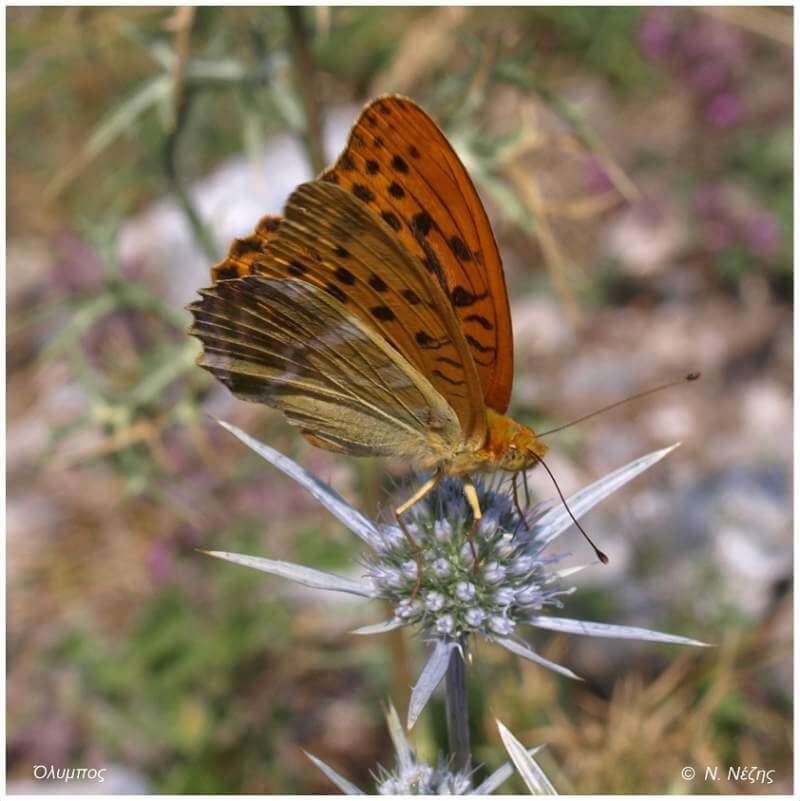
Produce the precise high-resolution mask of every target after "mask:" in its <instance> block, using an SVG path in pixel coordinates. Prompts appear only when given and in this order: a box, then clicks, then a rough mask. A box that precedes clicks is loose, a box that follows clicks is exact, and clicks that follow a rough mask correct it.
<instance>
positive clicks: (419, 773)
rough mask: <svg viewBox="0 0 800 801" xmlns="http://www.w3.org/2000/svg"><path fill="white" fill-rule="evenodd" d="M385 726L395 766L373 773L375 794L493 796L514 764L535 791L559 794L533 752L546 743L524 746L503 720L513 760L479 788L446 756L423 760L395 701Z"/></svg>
mask: <svg viewBox="0 0 800 801" xmlns="http://www.w3.org/2000/svg"><path fill="white" fill-rule="evenodd" d="M386 725H387V727H388V729H389V734H390V736H391V738H392V745H393V746H394V751H395V765H394V768H393V769H392V770H387V769H386V768H384V767H383V766H378V769H377V770H376V771H375V773H374V774H373V776H374V779H375V794H376V795H491V794H492V793H493V792H494V791H495V790H496V789H497V788H498V787H500V785H501V784H503V782H505V781H507V780H508V779H509V778H510V777H511V775H512V774H513V773H514V767H516V768H517V772H518V773H519V775H520V776H521V777H522V780H523V781H524V782H525V784H526V785H527V787H528V789H529V790H530V791H531V793H532V794H534V795H556V791H555V789H554V788H553V785H552V784H551V783H550V781H549V779H548V778H547V776H546V775H545V773H544V771H543V770H542V769H541V768H540V767H539V765H538V764H537V763H536V761H535V760H534V759H533V755H534V754H535V753H536V752H537V751H539V750H540V749H541V748H542V747H543V746H538V747H537V748H530V749H528V748H525V746H523V745H522V743H520V742H519V740H517V739H516V737H514V735H513V734H511V732H510V731H509V730H508V729H507V728H506V727H505V726H504V725H503V724H502V723H500V721H497V727H498V729H499V731H500V737H501V739H502V740H503V745H504V746H505V748H506V751H508V755H509V756H510V757H511V762H506V763H505V764H504V765H502V766H501V767H499V768H498V769H497V770H496V771H494V773H492V774H491V775H490V776H489V777H488V778H487V779H485V780H484V781H483V782H481V783H480V784H479V785H478V786H477V787H473V783H472V775H471V774H470V773H466V772H464V771H454V770H452V769H451V768H450V766H449V764H448V762H447V761H446V760H444V759H440V760H439V762H438V764H437V765H436V766H435V767H434V766H432V765H428V764H427V763H425V762H420V761H419V759H418V758H417V755H416V753H415V752H414V749H413V748H412V747H411V744H410V743H409V742H408V740H407V739H406V736H405V734H404V732H403V727H402V725H401V723H400V718H399V717H398V716H397V711H396V710H395V708H394V706H393V705H392V704H389V708H388V711H387V712H386ZM305 754H306V756H307V757H308V758H309V759H310V760H311V761H312V762H313V763H314V764H315V765H316V766H317V767H318V768H319V769H320V770H321V771H322V772H323V773H324V774H325V775H326V776H327V777H328V778H329V779H330V780H331V781H332V782H333V784H335V785H336V786H337V787H338V788H339V789H340V790H341V791H342V792H343V793H345V794H346V795H366V793H365V792H364V791H363V790H361V789H360V788H358V787H356V785H354V784H353V783H352V782H350V781H348V780H347V779H345V778H344V777H343V776H342V775H340V774H339V773H337V772H336V771H335V770H334V769H333V768H332V767H331V766H330V765H328V764H326V763H325V762H323V761H322V760H321V759H318V758H317V757H315V756H314V755H313V754H309V753H308V752H305ZM512 763H513V765H512Z"/></svg>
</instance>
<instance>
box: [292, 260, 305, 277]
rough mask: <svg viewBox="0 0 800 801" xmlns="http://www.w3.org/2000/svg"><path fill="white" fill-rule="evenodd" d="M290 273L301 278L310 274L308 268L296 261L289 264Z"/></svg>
mask: <svg viewBox="0 0 800 801" xmlns="http://www.w3.org/2000/svg"><path fill="white" fill-rule="evenodd" d="M288 271H289V275H295V276H300V275H305V274H306V273H307V272H308V267H306V265H305V264H303V262H301V261H297V260H294V261H291V262H289V267H288Z"/></svg>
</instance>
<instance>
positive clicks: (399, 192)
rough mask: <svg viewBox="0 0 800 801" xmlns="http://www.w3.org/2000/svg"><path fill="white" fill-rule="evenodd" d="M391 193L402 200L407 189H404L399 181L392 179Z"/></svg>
mask: <svg viewBox="0 0 800 801" xmlns="http://www.w3.org/2000/svg"><path fill="white" fill-rule="evenodd" d="M389 194H390V195H391V196H392V197H396V198H397V199H398V200H402V199H403V198H404V197H405V196H406V190H405V189H403V187H402V186H400V184H398V183H397V181H392V182H391V183H390V184H389Z"/></svg>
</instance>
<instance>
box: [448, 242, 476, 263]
mask: <svg viewBox="0 0 800 801" xmlns="http://www.w3.org/2000/svg"><path fill="white" fill-rule="evenodd" d="M448 244H449V245H450V250H452V251H453V253H455V255H456V258H458V259H460V260H461V261H472V253H471V252H470V249H469V248H468V247H467V246H466V245H465V244H464V240H463V239H461V237H458V236H451V237H450V240H449V242H448Z"/></svg>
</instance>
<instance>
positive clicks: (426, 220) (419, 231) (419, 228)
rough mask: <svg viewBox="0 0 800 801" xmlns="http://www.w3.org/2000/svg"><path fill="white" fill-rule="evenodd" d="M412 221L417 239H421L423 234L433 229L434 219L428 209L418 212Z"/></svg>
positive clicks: (425, 234)
mask: <svg viewBox="0 0 800 801" xmlns="http://www.w3.org/2000/svg"><path fill="white" fill-rule="evenodd" d="M411 222H412V225H413V228H412V230H413V233H414V236H415V237H416V238H417V239H419V238H420V237H421V236H427V235H428V234H429V233H430V231H431V227H432V226H433V220H432V219H431V215H430V214H428V212H427V211H420V212H419V213H418V214H415V215H414V217H413V218H412V220H411Z"/></svg>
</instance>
